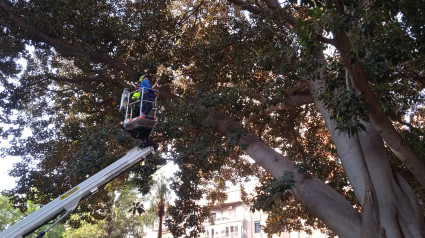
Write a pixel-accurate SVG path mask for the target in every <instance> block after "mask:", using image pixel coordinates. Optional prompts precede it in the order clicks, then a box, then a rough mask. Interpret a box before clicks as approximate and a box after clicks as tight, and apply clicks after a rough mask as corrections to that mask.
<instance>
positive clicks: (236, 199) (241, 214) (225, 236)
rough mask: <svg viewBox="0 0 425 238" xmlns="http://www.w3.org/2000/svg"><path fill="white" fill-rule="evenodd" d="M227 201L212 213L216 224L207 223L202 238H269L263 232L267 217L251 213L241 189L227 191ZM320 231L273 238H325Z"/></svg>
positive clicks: (216, 207)
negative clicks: (262, 228)
mask: <svg viewBox="0 0 425 238" xmlns="http://www.w3.org/2000/svg"><path fill="white" fill-rule="evenodd" d="M227 197H228V198H227V200H226V202H225V204H224V205H222V206H215V207H214V208H213V210H212V211H211V213H212V215H213V219H214V224H210V223H205V224H204V225H205V230H206V232H205V233H204V235H203V236H202V238H267V234H266V233H264V232H263V231H262V230H261V226H262V225H265V221H266V219H267V215H266V214H263V213H262V212H257V211H256V212H254V213H252V212H251V211H250V207H249V206H248V205H246V204H245V203H243V202H242V199H241V191H240V190H239V189H235V190H229V191H227ZM325 237H326V236H325V235H324V234H322V233H320V232H318V231H313V234H312V235H308V234H306V233H304V232H290V233H289V232H285V231H283V232H282V233H281V234H280V236H278V235H273V238H325Z"/></svg>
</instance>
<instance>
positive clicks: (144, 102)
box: [131, 74, 156, 117]
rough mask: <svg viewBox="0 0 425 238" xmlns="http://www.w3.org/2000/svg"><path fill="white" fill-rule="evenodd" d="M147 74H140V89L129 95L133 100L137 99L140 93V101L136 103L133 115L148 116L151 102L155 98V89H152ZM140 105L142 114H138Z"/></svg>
mask: <svg viewBox="0 0 425 238" xmlns="http://www.w3.org/2000/svg"><path fill="white" fill-rule="evenodd" d="M150 79H151V78H150V75H149V74H144V75H142V76H140V78H139V81H140V91H139V90H138V91H137V92H135V93H134V94H133V96H132V97H131V98H132V99H133V100H138V99H139V98H140V97H141V96H142V95H143V96H142V98H141V103H137V104H136V106H135V110H134V116H135V117H138V116H148V115H149V112H150V111H151V110H152V104H153V101H154V100H155V97H156V95H155V91H154V90H153V89H152V86H151V84H150V82H149V80H150ZM140 106H141V107H142V110H141V111H142V112H141V113H142V114H140Z"/></svg>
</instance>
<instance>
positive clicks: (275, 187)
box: [252, 172, 295, 212]
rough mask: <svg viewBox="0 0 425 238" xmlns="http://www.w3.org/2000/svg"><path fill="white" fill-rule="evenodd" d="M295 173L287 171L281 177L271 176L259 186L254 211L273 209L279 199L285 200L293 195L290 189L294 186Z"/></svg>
mask: <svg viewBox="0 0 425 238" xmlns="http://www.w3.org/2000/svg"><path fill="white" fill-rule="evenodd" d="M294 183H295V182H294V175H293V174H292V173H290V172H285V173H284V174H283V175H282V176H281V177H280V178H279V179H273V178H270V179H269V181H265V182H263V183H262V184H261V187H257V188H256V189H257V194H258V195H257V197H256V198H255V199H254V201H253V202H254V205H253V206H252V211H256V210H263V211H266V212H267V211H271V210H272V209H273V208H274V207H275V206H276V205H277V203H278V202H279V201H284V200H286V199H289V198H290V197H291V194H290V193H289V190H291V188H292V186H294Z"/></svg>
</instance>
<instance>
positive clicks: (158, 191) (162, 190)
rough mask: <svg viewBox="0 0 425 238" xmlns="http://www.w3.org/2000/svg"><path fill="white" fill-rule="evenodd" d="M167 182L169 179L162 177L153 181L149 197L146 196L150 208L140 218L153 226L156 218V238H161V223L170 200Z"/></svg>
mask: <svg viewBox="0 0 425 238" xmlns="http://www.w3.org/2000/svg"><path fill="white" fill-rule="evenodd" d="M169 181H170V179H168V178H165V177H164V176H162V175H159V176H158V178H157V179H155V180H154V184H153V185H152V190H151V195H150V196H149V195H148V196H149V198H150V206H149V209H147V210H146V211H145V213H144V214H143V216H142V219H143V220H145V223H146V224H153V223H154V221H155V218H156V217H158V222H159V224H158V238H161V237H162V221H163V219H164V216H165V207H166V205H167V204H168V202H169V200H170V198H171V196H170V195H171V192H170V189H169V188H168V184H169Z"/></svg>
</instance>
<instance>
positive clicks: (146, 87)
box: [140, 79, 155, 97]
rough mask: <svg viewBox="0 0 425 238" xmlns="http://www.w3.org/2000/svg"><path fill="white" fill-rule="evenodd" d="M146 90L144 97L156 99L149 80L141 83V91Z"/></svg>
mask: <svg viewBox="0 0 425 238" xmlns="http://www.w3.org/2000/svg"><path fill="white" fill-rule="evenodd" d="M142 88H144V92H143V96H144V97H145V96H149V97H155V92H154V91H153V90H152V86H151V84H150V83H149V80H147V79H143V81H142V82H141V83H140V89H142Z"/></svg>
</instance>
